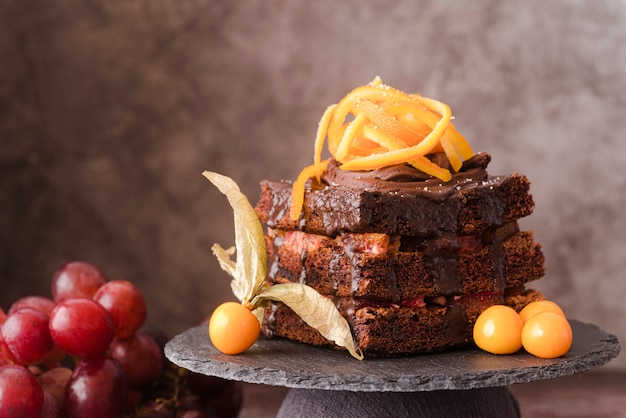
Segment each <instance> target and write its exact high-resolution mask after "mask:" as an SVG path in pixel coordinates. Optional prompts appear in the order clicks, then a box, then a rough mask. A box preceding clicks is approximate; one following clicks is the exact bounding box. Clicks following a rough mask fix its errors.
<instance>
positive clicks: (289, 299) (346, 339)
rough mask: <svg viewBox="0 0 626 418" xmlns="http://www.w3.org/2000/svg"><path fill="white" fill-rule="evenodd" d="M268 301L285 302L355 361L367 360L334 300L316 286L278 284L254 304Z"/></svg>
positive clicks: (262, 293) (256, 298) (271, 287)
mask: <svg viewBox="0 0 626 418" xmlns="http://www.w3.org/2000/svg"><path fill="white" fill-rule="evenodd" d="M265 300H274V301H280V302H283V303H284V304H285V305H287V306H288V307H289V308H291V310H293V311H294V312H295V313H296V314H297V315H298V316H299V317H300V318H302V320H303V321H304V322H306V323H307V324H308V325H309V326H311V327H313V328H315V329H316V330H318V331H319V332H320V334H322V336H323V337H324V338H326V339H327V340H330V341H333V342H334V343H335V344H337V345H338V346H340V347H345V348H346V349H347V350H348V351H349V352H350V354H351V355H352V356H353V357H354V358H356V359H358V360H363V354H362V353H361V352H360V350H358V349H357V348H356V346H355V344H354V339H353V338H352V332H351V330H350V326H349V325H348V321H346V319H345V318H344V317H343V316H341V313H339V310H338V309H337V307H336V306H335V304H334V302H333V301H332V300H331V299H329V298H327V297H324V296H322V295H321V294H319V293H318V292H317V291H316V290H315V289H313V288H312V287H310V286H307V285H305V284H300V283H283V284H276V285H273V286H270V287H268V288H265V289H264V290H262V291H261V293H259V294H258V295H257V296H256V297H255V298H254V299H253V300H252V304H253V305H255V306H256V305H259V304H261V303H263V302H264V301H265Z"/></svg>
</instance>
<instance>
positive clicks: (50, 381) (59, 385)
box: [37, 367, 72, 405]
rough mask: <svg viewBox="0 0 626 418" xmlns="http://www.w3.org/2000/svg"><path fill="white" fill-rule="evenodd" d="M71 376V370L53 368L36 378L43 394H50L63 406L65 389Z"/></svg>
mask: <svg viewBox="0 0 626 418" xmlns="http://www.w3.org/2000/svg"><path fill="white" fill-rule="evenodd" d="M71 376H72V370H71V369H68V368H67V367H54V368H52V369H50V370H46V371H45V372H43V373H42V374H40V375H39V376H37V380H38V381H39V384H40V385H41V388H42V389H43V390H44V392H48V393H50V394H51V395H52V396H54V398H55V399H56V400H57V402H58V403H59V404H60V405H63V403H64V402H65V387H66V386H67V382H68V381H69V380H70V377H71Z"/></svg>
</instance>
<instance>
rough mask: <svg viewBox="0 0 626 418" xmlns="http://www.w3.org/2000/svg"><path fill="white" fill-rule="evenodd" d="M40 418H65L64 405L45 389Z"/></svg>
mask: <svg viewBox="0 0 626 418" xmlns="http://www.w3.org/2000/svg"><path fill="white" fill-rule="evenodd" d="M39 418H65V413H64V412H63V407H62V405H61V404H60V403H59V402H58V401H57V400H56V399H55V398H54V396H52V394H50V393H49V392H46V391H45V390H44V391H43V405H42V407H41V412H40V413H39Z"/></svg>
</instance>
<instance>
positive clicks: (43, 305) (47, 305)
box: [8, 296, 56, 316]
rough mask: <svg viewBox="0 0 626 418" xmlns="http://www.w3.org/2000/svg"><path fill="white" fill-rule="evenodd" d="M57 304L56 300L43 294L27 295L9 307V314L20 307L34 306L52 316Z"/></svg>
mask: <svg viewBox="0 0 626 418" xmlns="http://www.w3.org/2000/svg"><path fill="white" fill-rule="evenodd" d="M55 305H56V304H55V302H54V301H53V300H52V299H50V298H46V297H43V296H25V297H23V298H21V299H18V300H16V301H15V302H13V305H11V308H9V312H8V314H9V315H11V314H12V313H13V312H15V311H16V310H18V309H20V308H34V309H37V310H39V311H41V312H43V313H45V314H46V315H48V316H50V313H51V312H52V310H53V309H54V306H55Z"/></svg>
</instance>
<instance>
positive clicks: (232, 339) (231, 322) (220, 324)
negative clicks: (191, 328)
mask: <svg viewBox="0 0 626 418" xmlns="http://www.w3.org/2000/svg"><path fill="white" fill-rule="evenodd" d="M260 333H261V325H260V324H259V320H258V319H257V318H256V317H255V316H254V314H253V313H252V312H251V311H250V310H249V309H248V308H246V307H245V306H243V305H242V304H240V303H236V302H225V303H222V304H221V305H220V306H218V307H217V308H216V309H215V311H214V312H213V314H212V315H211V319H210V320H209V337H210V338H211V342H212V343H213V345H214V346H215V348H217V349H218V350H219V351H221V352H222V353H224V354H240V353H243V352H244V351H246V350H247V349H248V348H250V347H251V346H252V344H254V343H255V341H256V340H257V339H258V338H259V334H260Z"/></svg>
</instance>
